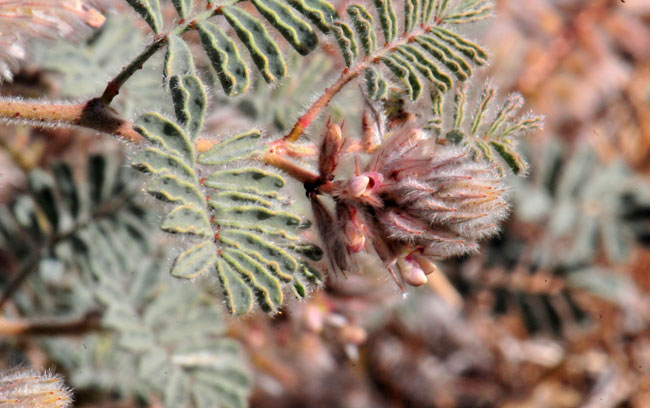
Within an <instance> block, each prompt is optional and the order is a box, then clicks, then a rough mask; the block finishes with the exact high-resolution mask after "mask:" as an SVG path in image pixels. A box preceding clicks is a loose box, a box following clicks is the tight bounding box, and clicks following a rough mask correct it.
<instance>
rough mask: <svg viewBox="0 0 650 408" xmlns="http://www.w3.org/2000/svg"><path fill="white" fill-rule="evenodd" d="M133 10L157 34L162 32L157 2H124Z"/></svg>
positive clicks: (151, 0) (139, 0)
mask: <svg viewBox="0 0 650 408" xmlns="http://www.w3.org/2000/svg"><path fill="white" fill-rule="evenodd" d="M126 2H127V3H128V4H129V5H130V6H131V7H133V9H134V10H135V11H136V12H137V13H138V14H140V16H142V18H143V19H144V21H146V22H147V24H149V27H151V29H152V30H153V31H154V33H156V34H158V33H159V32H160V31H161V30H162V24H163V19H162V14H160V4H159V3H158V0H126Z"/></svg>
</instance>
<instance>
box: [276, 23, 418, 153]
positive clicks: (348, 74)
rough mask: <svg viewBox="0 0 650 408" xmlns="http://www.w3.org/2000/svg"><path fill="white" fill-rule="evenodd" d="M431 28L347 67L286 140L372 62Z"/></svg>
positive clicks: (298, 132)
mask: <svg viewBox="0 0 650 408" xmlns="http://www.w3.org/2000/svg"><path fill="white" fill-rule="evenodd" d="M428 29H429V26H425V27H422V28H421V29H420V30H417V31H415V32H409V33H408V34H406V33H405V34H402V36H401V37H400V38H398V39H397V40H395V41H393V42H392V43H390V44H386V45H385V46H384V48H382V49H380V50H378V51H376V52H374V53H372V54H371V55H368V56H366V57H365V58H364V59H363V60H361V61H360V62H359V63H358V64H357V65H356V66H354V67H353V68H346V69H345V70H344V71H343V73H342V74H341V76H340V77H339V79H337V80H336V82H334V83H333V84H332V85H331V86H330V87H329V88H327V89H325V92H324V93H323V95H321V97H320V98H318V100H316V102H314V104H313V105H312V106H311V107H310V108H309V109H308V110H307V112H305V113H304V114H303V115H302V116H301V117H300V118H299V119H298V121H297V122H296V124H295V125H294V126H293V128H292V129H291V132H289V134H288V135H286V136H285V137H284V140H286V141H287V142H292V143H293V142H295V141H296V140H298V138H299V137H300V135H302V133H303V132H304V131H305V130H306V129H307V127H309V125H310V124H311V123H312V122H313V121H314V120H315V119H316V118H317V117H318V115H319V114H320V112H321V111H322V110H323V109H324V108H325V107H327V105H329V103H330V102H331V101H332V98H334V96H336V94H338V93H339V92H340V91H341V89H343V87H345V85H347V84H348V83H349V82H350V81H352V80H353V79H355V78H356V77H358V76H359V75H361V73H363V71H365V70H366V68H368V67H369V66H370V65H371V64H377V63H379V61H380V60H381V58H382V57H383V56H384V55H386V54H389V53H391V52H393V51H395V49H396V48H397V47H399V46H401V45H404V44H406V43H408V42H410V41H413V40H414V39H415V37H417V36H418V35H420V34H422V33H423V32H426V31H427V30H428Z"/></svg>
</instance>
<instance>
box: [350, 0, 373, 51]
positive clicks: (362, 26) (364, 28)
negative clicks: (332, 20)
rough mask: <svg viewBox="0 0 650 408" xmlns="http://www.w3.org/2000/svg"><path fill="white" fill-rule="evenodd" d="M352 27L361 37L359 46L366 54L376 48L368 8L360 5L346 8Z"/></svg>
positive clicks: (371, 19)
mask: <svg viewBox="0 0 650 408" xmlns="http://www.w3.org/2000/svg"><path fill="white" fill-rule="evenodd" d="M347 12H348V15H349V16H350V18H351V19H352V23H353V24H354V28H355V30H356V31H357V34H358V35H359V37H360V38H361V46H362V48H363V51H364V52H365V54H366V56H368V55H370V54H372V53H373V52H374V51H375V49H376V48H377V34H375V29H374V27H373V25H374V20H373V18H372V16H371V15H370V13H369V12H368V10H366V8H365V7H363V6H361V5H352V6H350V7H348V8H347Z"/></svg>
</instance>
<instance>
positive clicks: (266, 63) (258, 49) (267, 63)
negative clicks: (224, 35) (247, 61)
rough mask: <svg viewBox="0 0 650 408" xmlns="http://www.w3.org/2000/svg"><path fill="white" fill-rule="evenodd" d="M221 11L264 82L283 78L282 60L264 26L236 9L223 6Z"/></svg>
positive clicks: (283, 66)
mask: <svg viewBox="0 0 650 408" xmlns="http://www.w3.org/2000/svg"><path fill="white" fill-rule="evenodd" d="M221 10H222V13H223V15H224V17H226V20H228V23H229V24H230V25H231V26H232V28H233V29H234V30H235V33H237V36H238V37H239V39H240V40H241V41H242V42H243V43H244V45H245V46H246V48H248V51H249V52H250V55H251V58H252V59H253V62H254V63H255V65H256V66H257V68H258V69H259V71H260V72H261V73H262V76H263V77H264V79H265V80H266V82H269V83H271V82H275V81H277V80H278V79H280V78H282V77H284V75H285V74H286V66H285V63H284V59H283V58H282V54H281V53H280V49H279V48H278V45H277V44H276V43H275V41H273V39H272V38H271V36H270V35H269V33H268V31H267V30H266V27H264V24H262V23H261V22H260V21H259V20H257V19H255V18H254V17H253V16H251V15H250V14H248V13H247V12H245V11H243V10H241V9H239V8H237V7H233V6H223V7H222V9H221Z"/></svg>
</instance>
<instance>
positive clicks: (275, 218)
mask: <svg viewBox="0 0 650 408" xmlns="http://www.w3.org/2000/svg"><path fill="white" fill-rule="evenodd" d="M210 206H211V207H212V208H213V209H214V210H215V215H216V222H217V223H218V224H221V225H227V226H234V227H238V228H242V229H255V228H257V227H260V226H262V227H265V228H267V229H269V230H271V231H292V230H295V229H297V228H298V227H299V226H300V221H301V220H300V217H298V216H296V215H294V214H291V213H288V212H286V211H274V210H270V209H268V208H266V207H258V206H254V205H240V206H232V207H231V206H223V205H221V203H217V202H215V201H212V200H211V201H210Z"/></svg>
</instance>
